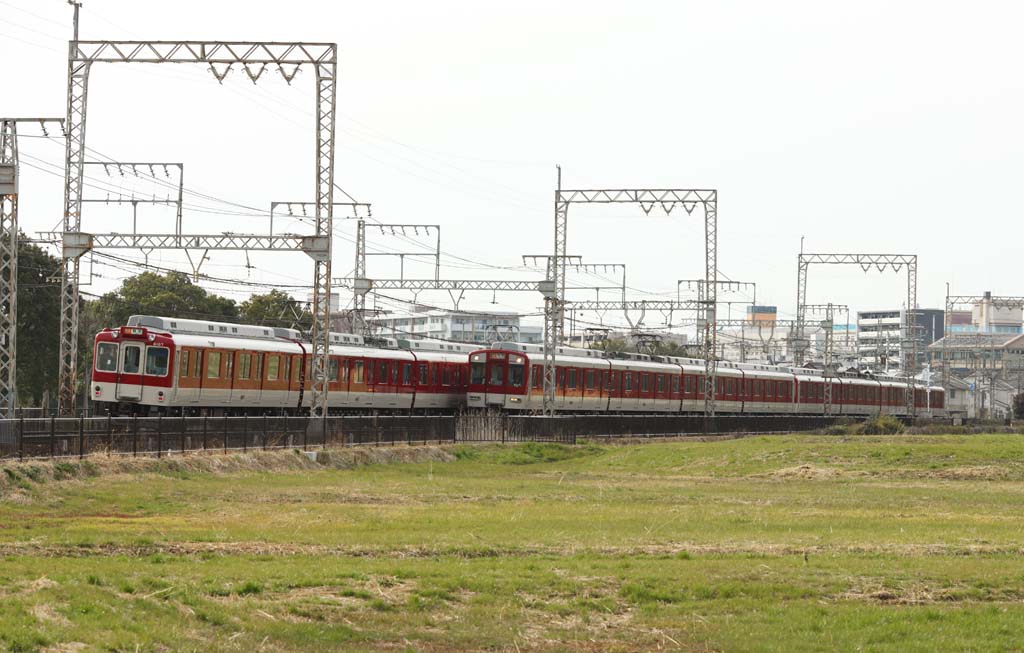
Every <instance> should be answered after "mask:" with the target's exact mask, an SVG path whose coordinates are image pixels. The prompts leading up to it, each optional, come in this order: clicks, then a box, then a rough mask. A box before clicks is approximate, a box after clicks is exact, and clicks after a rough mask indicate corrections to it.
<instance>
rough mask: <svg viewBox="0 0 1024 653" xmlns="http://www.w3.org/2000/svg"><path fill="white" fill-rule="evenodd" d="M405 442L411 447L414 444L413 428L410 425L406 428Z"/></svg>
mask: <svg viewBox="0 0 1024 653" xmlns="http://www.w3.org/2000/svg"><path fill="white" fill-rule="evenodd" d="M405 444H406V445H408V446H410V447H411V446H412V429H411V428H409V427H406V429H405Z"/></svg>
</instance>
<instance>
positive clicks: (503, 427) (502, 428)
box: [498, 415, 508, 444]
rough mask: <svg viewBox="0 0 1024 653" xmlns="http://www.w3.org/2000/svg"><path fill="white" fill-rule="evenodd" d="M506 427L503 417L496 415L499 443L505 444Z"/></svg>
mask: <svg viewBox="0 0 1024 653" xmlns="http://www.w3.org/2000/svg"><path fill="white" fill-rule="evenodd" d="M507 427H508V423H507V422H506V421H505V416H504V415H498V429H499V430H500V431H501V443H502V444H505V431H506V428H507Z"/></svg>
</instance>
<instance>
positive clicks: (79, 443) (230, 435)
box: [0, 414, 835, 458]
mask: <svg viewBox="0 0 1024 653" xmlns="http://www.w3.org/2000/svg"><path fill="white" fill-rule="evenodd" d="M834 421H835V418H833V417H824V416H819V417H802V416H801V417H798V416H789V415H780V416H746V415H745V416H739V415H736V416H729V415H726V416H718V417H715V418H711V419H710V420H706V419H705V418H704V417H703V416H700V415H558V416H554V417H543V416H528V415H505V414H470V415H459V416H451V415H448V416H411V415H380V416H345V417H341V416H331V417H327V418H325V419H314V418H309V417H271V416H259V417H109V416H107V417H34V418H33V417H22V418H18V419H6V420H0V458H11V457H17V458H41V457H43V458H46V457H68V456H76V457H81V456H86V455H88V454H92V453H109V454H111V455H135V456H138V455H147V456H163V455H166V454H169V453H176V452H177V453H184V452H189V451H206V450H211V451H217V450H219V451H247V450H253V449H281V448H303V449H304V448H311V447H327V446H354V445H373V446H380V445H394V444H400V443H404V444H426V443H445V442H449V443H451V442H560V443H565V444H575V443H576V442H577V440H578V438H630V437H656V436H677V435H691V434H703V433H767V432H788V431H806V430H812V429H817V428H821V427H824V426H828V425H829V424H832V423H833V422H834Z"/></svg>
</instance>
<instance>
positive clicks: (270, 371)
mask: <svg viewBox="0 0 1024 653" xmlns="http://www.w3.org/2000/svg"><path fill="white" fill-rule="evenodd" d="M280 374H281V357H280V356H278V355H277V354H273V355H271V356H267V381H277V378H278V376H280Z"/></svg>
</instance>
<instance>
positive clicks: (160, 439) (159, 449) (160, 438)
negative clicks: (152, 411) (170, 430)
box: [156, 415, 164, 458]
mask: <svg viewBox="0 0 1024 653" xmlns="http://www.w3.org/2000/svg"><path fill="white" fill-rule="evenodd" d="M163 453H164V416H163V415H157V416H156V457H157V458H159V457H160V456H162V455H163Z"/></svg>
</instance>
